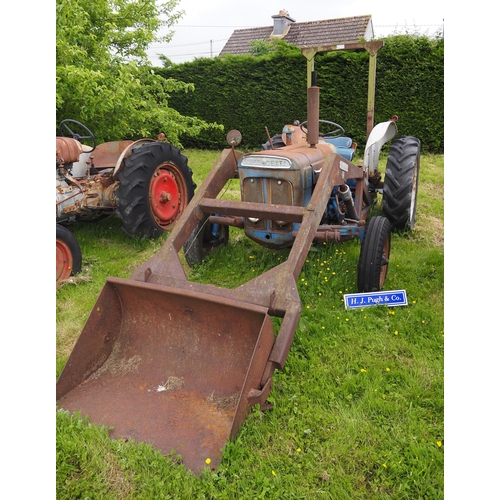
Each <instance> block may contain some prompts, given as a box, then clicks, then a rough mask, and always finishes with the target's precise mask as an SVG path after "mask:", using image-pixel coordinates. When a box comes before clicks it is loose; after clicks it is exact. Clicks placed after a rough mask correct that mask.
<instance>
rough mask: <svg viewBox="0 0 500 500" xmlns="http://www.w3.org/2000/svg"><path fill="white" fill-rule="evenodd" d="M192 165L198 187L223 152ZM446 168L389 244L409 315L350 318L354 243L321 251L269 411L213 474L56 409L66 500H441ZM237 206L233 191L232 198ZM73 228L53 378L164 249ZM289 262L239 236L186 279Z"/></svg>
mask: <svg viewBox="0 0 500 500" xmlns="http://www.w3.org/2000/svg"><path fill="white" fill-rule="evenodd" d="M185 154H186V156H187V157H188V158H189V164H190V166H191V168H193V171H194V178H195V181H196V182H197V183H198V185H199V184H200V183H201V181H202V180H203V178H204V176H205V175H206V173H207V172H208V170H209V169H210V167H211V165H212V164H213V162H214V160H215V159H216V157H217V153H215V152H206V151H195V150H188V151H186V152H185ZM382 161H383V162H384V160H382ZM443 163H444V159H443V156H424V157H422V162H421V173H420V184H419V194H418V205H417V225H416V228H415V230H414V231H413V232H412V233H411V234H410V235H408V234H407V235H397V234H395V235H393V239H392V249H391V261H390V265H389V273H388V277H387V281H386V284H385V287H384V288H385V289H386V290H391V289H405V290H406V291H407V295H408V301H409V304H408V306H406V307H395V308H386V307H376V308H375V307H373V308H365V309H364V310H349V311H346V310H345V308H344V304H343V299H342V298H343V295H344V294H345V293H349V292H355V291H356V268H357V260H358V257H359V242H358V241H357V240H353V241H350V242H345V243H342V244H338V245H330V244H328V245H325V244H315V245H313V247H312V248H311V250H310V252H309V255H308V259H307V262H306V263H305V265H304V267H303V269H302V271H301V273H300V276H299V279H298V287H299V293H300V297H301V301H302V305H303V311H302V316H301V319H300V323H299V326H298V328H297V331H296V334H295V338H294V341H293V343H292V346H291V350H290V353H289V356H288V358H287V362H286V365H285V367H284V369H283V370H282V371H276V372H275V374H274V376H273V389H272V391H271V394H270V397H269V401H270V402H271V403H272V404H273V406H274V407H273V409H272V410H271V411H267V412H264V413H263V412H261V411H260V410H259V409H258V408H257V407H255V408H254V409H253V410H252V411H251V413H250V415H249V416H248V418H247V419H246V421H245V422H244V424H243V426H242V428H241V430H240V432H239V434H238V436H237V437H236V439H235V440H234V441H231V442H228V443H227V445H226V448H225V451H224V455H223V459H222V462H221V464H220V466H219V467H218V469H217V470H214V471H212V470H210V469H208V468H207V469H206V470H205V471H204V473H203V474H202V475H201V476H200V477H197V476H195V475H193V474H192V473H191V472H190V471H187V470H185V469H184V467H183V466H182V465H180V464H179V460H178V457H176V456H170V457H164V456H162V455H161V454H160V453H159V452H158V451H156V450H154V449H152V448H151V447H150V446H148V445H145V444H142V443H133V442H128V443H126V442H124V441H123V440H110V439H109V438H108V437H107V430H106V429H105V428H101V427H97V426H95V425H93V424H91V423H89V422H88V421H87V420H86V419H84V418H80V416H78V415H75V416H70V415H68V414H67V413H66V412H64V411H58V412H57V498H59V499H77V498H81V499H84V498H89V499H101V498H102V499H106V500H107V499H110V500H112V499H126V498H127V499H155V500H156V499H168V498H172V499H198V498H200V499H201V498H222V499H224V498H227V499H247V498H252V499H253V498H266V499H274V498H276V499H295V498H300V499H316V498H327V499H334V500H337V499H338V500H341V499H346V500H352V499H377V500H378V499H391V500H394V499H411V500H415V499H432V500H434V499H440V498H444V422H443V421H444V377H443V372H444V361H443V357H444V356H443V347H444V319H443V316H444V312H443V309H444V306H443V303H444V285H443V282H444V249H443V238H444V236H443V233H444V230H443V218H444V215H443V213H444V208H443V205H444V202H443V191H444V186H443V185H444V180H443V177H444V165H443ZM237 194H238V187H237V185H234V183H233V184H232V185H231V186H230V188H229V189H228V191H227V193H226V195H225V196H228V197H237ZM377 211H380V206H377V207H376V210H375V212H377ZM73 229H74V233H75V234H76V236H77V237H78V239H79V241H80V244H81V247H82V252H83V272H82V273H81V275H80V276H78V277H76V278H75V279H74V280H73V282H72V283H67V284H65V285H64V286H62V287H60V288H59V290H58V291H57V315H56V321H57V368H56V375H59V373H60V371H61V369H62V367H63V366H64V364H65V362H66V360H67V358H68V355H69V353H70V352H71V349H72V347H73V345H74V342H75V341H76V339H77V337H78V335H79V333H80V332H81V330H82V328H83V325H84V323H85V320H86V318H87V316H88V314H89V313H90V310H91V309H92V307H93V305H94V303H95V301H96V299H97V296H98V294H99V292H100V290H101V289H102V287H103V285H104V282H105V280H106V276H108V275H109V276H118V277H125V278H126V277H128V276H130V273H131V272H132V271H133V270H134V269H135V268H136V267H137V266H138V265H139V264H140V263H142V262H144V261H145V260H146V259H148V258H149V257H150V256H152V255H153V254H154V253H155V252H156V251H157V250H158V249H159V247H160V246H161V244H162V242H163V241H164V240H165V239H166V236H163V237H162V238H161V239H160V240H157V241H153V240H151V241H150V240H139V239H134V238H130V237H128V236H127V235H125V234H124V233H123V232H122V231H121V229H120V221H119V220H118V219H117V218H116V217H110V218H108V219H105V220H102V221H100V222H97V223H94V224H77V225H76V226H75V227H74V228H73ZM286 257H287V250H281V251H272V250H269V249H265V248H263V247H261V246H259V245H257V244H256V243H254V242H252V241H250V240H248V239H247V238H246V237H244V235H243V233H242V231H241V230H238V229H235V228H231V239H230V243H229V245H228V246H227V247H226V248H223V249H220V250H219V251H217V252H214V253H213V254H211V255H210V256H209V258H207V259H206V261H205V262H204V263H203V264H202V265H201V266H199V267H197V268H195V269H193V270H191V271H190V273H191V274H190V279H192V280H194V281H200V282H208V283H214V284H217V285H219V286H224V287H228V288H232V287H234V286H236V285H238V284H241V283H243V282H245V281H247V280H249V279H251V278H252V277H254V276H256V275H258V274H260V273H262V272H263V271H265V270H267V269H269V268H271V267H273V266H275V265H276V264H277V263H279V262H280V261H282V260H284V259H286Z"/></svg>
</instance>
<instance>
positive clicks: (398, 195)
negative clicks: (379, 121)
mask: <svg viewBox="0 0 500 500" xmlns="http://www.w3.org/2000/svg"><path fill="white" fill-rule="evenodd" d="M419 172H420V140H419V139H417V138H416V137H410V136H407V137H399V138H397V139H395V140H394V141H393V142H392V145H391V148H390V150H389V158H388V159H387V166H386V170H385V178H384V196H383V198H382V211H383V214H384V215H385V216H386V217H387V218H388V219H389V221H390V223H391V226H392V229H393V230H395V231H411V230H412V229H413V228H414V226H415V219H416V212H417V192H418V177H419Z"/></svg>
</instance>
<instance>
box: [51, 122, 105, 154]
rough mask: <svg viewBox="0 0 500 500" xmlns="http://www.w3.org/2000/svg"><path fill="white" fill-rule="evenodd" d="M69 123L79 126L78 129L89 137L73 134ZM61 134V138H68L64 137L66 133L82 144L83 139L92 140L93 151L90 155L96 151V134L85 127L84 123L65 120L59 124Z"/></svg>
mask: <svg viewBox="0 0 500 500" xmlns="http://www.w3.org/2000/svg"><path fill="white" fill-rule="evenodd" d="M68 123H72V124H75V125H77V126H78V127H80V128H81V129H82V130H83V131H84V133H86V134H88V135H80V134H77V133H76V132H73V130H72V129H71V128H70V127H69V125H68ZM59 132H60V133H61V136H63V137H66V136H65V135H64V133H65V132H66V133H68V134H69V135H70V136H71V137H72V138H73V139H76V140H77V141H79V142H81V141H82V139H90V140H91V141H92V149H91V150H90V151H89V153H91V152H92V151H94V149H95V147H96V146H97V141H96V138H95V136H94V134H93V133H92V132H91V131H90V129H89V128H88V127H87V126H86V125H84V124H83V123H80V122H77V121H76V120H70V119H68V120H63V121H62V122H61V123H60V124H59Z"/></svg>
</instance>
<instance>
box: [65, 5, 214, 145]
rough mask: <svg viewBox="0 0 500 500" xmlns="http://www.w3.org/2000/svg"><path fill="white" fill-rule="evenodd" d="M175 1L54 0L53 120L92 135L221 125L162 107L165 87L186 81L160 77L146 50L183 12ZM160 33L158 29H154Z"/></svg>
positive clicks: (105, 137) (177, 87) (175, 135)
mask: <svg viewBox="0 0 500 500" xmlns="http://www.w3.org/2000/svg"><path fill="white" fill-rule="evenodd" d="M179 1H180V0H167V1H165V2H162V3H159V2H158V3H157V2H156V1H155V0H57V1H56V119H57V123H59V122H60V121H61V120H63V119H65V118H73V119H75V120H78V121H81V122H83V123H85V124H86V125H88V126H89V128H90V129H91V130H92V131H93V132H94V134H95V135H96V138H97V139H98V141H109V140H117V139H137V138H140V137H155V136H156V135H157V134H158V133H159V132H164V133H165V135H166V136H167V138H168V140H169V141H170V142H171V143H173V144H176V145H180V144H179V136H180V135H181V134H185V135H187V136H191V137H196V136H197V135H198V134H199V133H200V132H201V131H202V130H204V129H210V128H221V126H219V125H216V124H208V123H206V122H205V121H203V120H200V119H198V118H196V117H187V116H182V115H181V114H180V113H178V112H177V111H176V110H174V109H172V108H170V107H169V106H168V101H169V97H170V93H171V92H173V91H175V92H179V91H180V92H190V91H193V90H194V85H193V84H186V83H184V82H181V81H179V80H175V79H173V78H168V79H165V78H163V77H162V76H160V75H158V74H156V73H155V72H154V70H153V69H152V68H151V66H150V64H149V61H148V59H147V55H146V49H147V47H148V46H149V44H150V43H152V42H154V41H162V42H168V41H169V40H170V39H171V38H172V35H173V32H171V31H168V30H169V29H170V28H171V27H172V26H173V25H174V24H175V23H176V22H177V21H178V20H179V18H180V17H181V16H182V15H183V12H182V11H178V10H176V9H177V5H178V3H179ZM162 29H166V30H167V32H166V34H165V35H162V36H159V35H158V33H159V31H160V30H162Z"/></svg>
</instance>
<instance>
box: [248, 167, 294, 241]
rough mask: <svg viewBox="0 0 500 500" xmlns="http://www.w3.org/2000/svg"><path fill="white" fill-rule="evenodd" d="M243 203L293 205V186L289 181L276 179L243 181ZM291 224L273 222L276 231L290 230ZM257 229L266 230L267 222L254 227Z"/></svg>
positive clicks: (260, 222) (255, 178) (260, 178)
mask: <svg viewBox="0 0 500 500" xmlns="http://www.w3.org/2000/svg"><path fill="white" fill-rule="evenodd" d="M242 201H249V202H253V203H268V204H274V205H293V189H292V184H291V183H290V182H288V181H284V180H281V179H274V178H265V177H264V178H262V177H247V178H246V179H244V181H243V191H242ZM289 226H291V224H286V225H283V224H279V221H278V223H277V222H272V229H273V230H276V231H283V230H289V229H290V227H289ZM254 227H255V228H256V229H264V228H265V221H262V220H261V221H259V222H258V223H256V224H255V225H254Z"/></svg>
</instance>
